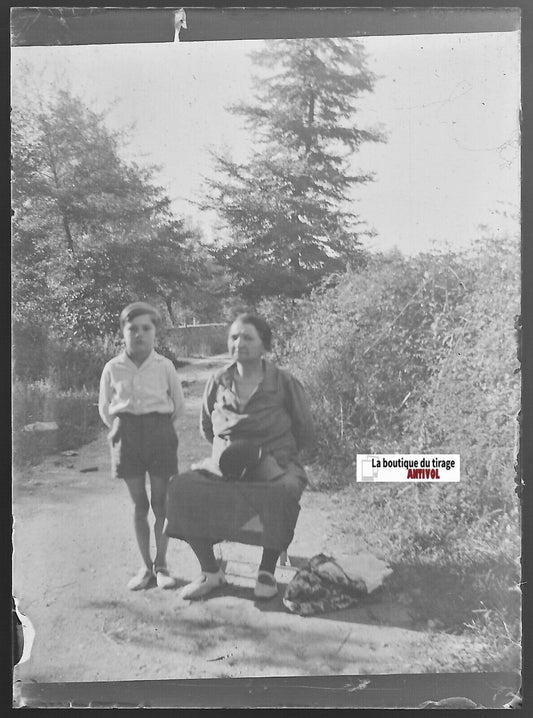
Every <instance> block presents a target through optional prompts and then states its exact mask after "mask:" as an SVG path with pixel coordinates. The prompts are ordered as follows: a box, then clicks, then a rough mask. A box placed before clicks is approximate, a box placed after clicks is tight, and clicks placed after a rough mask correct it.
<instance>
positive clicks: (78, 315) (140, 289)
mask: <svg viewBox="0 0 533 718" xmlns="http://www.w3.org/2000/svg"><path fill="white" fill-rule="evenodd" d="M14 96H15V102H14V110H13V133H12V149H13V153H12V155H13V157H12V170H13V208H14V220H13V317H14V323H15V325H16V326H17V328H19V329H20V330H21V331H33V332H34V334H38V333H39V330H40V329H46V330H47V331H48V332H49V333H52V334H53V336H54V337H55V338H62V339H63V341H70V340H72V338H74V340H75V341H78V340H79V341H92V340H93V339H94V338H95V337H104V336H106V335H109V334H114V333H115V331H116V328H117V317H118V314H119V312H120V310H121V309H122V307H123V306H124V305H125V304H126V303H128V302H130V301H133V300H136V299H146V300H149V301H153V302H154V303H156V304H160V305H161V306H162V309H163V312H165V309H167V310H168V316H169V319H170V321H176V313H177V310H178V313H179V311H181V309H182V308H183V307H185V308H186V307H189V306H190V299H189V294H190V293H191V287H196V289H195V291H194V292H192V294H193V296H192V301H194V300H195V299H197V298H198V297H199V295H200V289H199V288H198V287H199V286H201V280H202V278H205V277H208V276H209V275H210V270H209V268H208V263H209V262H210V261H211V260H209V256H208V254H207V251H206V250H204V249H202V247H201V245H200V238H199V235H198V233H197V232H196V231H194V230H192V229H191V228H189V227H187V226H186V225H185V223H184V221H183V220H181V219H177V218H176V217H174V216H173V215H172V213H171V211H170V202H169V199H168V197H166V195H165V194H164V192H163V190H162V188H160V187H158V186H157V185H156V184H155V183H154V171H155V168H152V167H140V166H139V165H137V164H136V163H132V162H129V163H128V162H126V161H125V160H123V159H122V157H121V153H122V146H123V143H124V138H123V136H122V135H121V134H119V133H115V132H112V131H110V130H109V129H108V128H107V126H106V118H105V115H104V114H103V113H96V112H94V111H92V110H90V109H88V108H87V107H86V106H85V105H84V103H83V101H82V100H81V99H80V98H79V97H77V96H76V95H74V94H72V93H71V92H70V91H68V90H59V91H58V92H57V93H56V94H51V95H50V96H49V97H48V98H47V99H46V100H44V99H43V98H41V97H39V96H38V97H37V98H35V97H34V98H28V95H27V94H26V95H25V94H24V93H23V92H22V93H21V94H18V93H15V95H14ZM26 100H27V102H26Z"/></svg>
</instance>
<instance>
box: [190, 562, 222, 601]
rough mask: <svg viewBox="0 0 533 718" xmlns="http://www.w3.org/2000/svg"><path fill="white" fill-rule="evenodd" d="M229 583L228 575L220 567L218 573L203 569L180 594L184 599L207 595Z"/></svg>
mask: <svg viewBox="0 0 533 718" xmlns="http://www.w3.org/2000/svg"><path fill="white" fill-rule="evenodd" d="M226 584H227V581H226V576H225V575H224V571H223V570H222V569H219V570H218V571H217V572H216V573H208V572H207V571H202V573H201V574H200V575H199V576H198V578H197V579H195V580H194V581H193V582H192V583H189V584H187V585H186V586H185V588H184V589H183V590H182V591H181V593H180V596H181V598H184V599H187V600H188V599H195V598H202V596H207V594H208V593H211V591H214V590H215V588H219V586H225V585H226Z"/></svg>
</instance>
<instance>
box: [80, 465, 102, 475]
mask: <svg viewBox="0 0 533 718" xmlns="http://www.w3.org/2000/svg"><path fill="white" fill-rule="evenodd" d="M89 471H98V466H85V467H84V468H83V469H80V474H87V473H88V472H89Z"/></svg>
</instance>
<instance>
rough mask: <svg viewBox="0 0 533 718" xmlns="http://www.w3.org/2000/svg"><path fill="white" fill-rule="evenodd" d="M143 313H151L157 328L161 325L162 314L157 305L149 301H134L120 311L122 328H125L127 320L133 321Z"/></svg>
mask: <svg viewBox="0 0 533 718" xmlns="http://www.w3.org/2000/svg"><path fill="white" fill-rule="evenodd" d="M141 314H149V315H150V318H151V320H152V322H153V324H154V326H155V328H156V329H158V328H159V326H160V325H161V314H159V311H158V310H157V309H156V308H155V307H153V306H152V305H151V304H148V303H147V302H133V303H132V304H128V306H127V307H124V309H123V310H122V311H121V312H120V328H121V329H124V324H126V322H131V321H132V320H133V319H135V317H139V316H140V315H141Z"/></svg>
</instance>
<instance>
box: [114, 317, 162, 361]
mask: <svg viewBox="0 0 533 718" xmlns="http://www.w3.org/2000/svg"><path fill="white" fill-rule="evenodd" d="M122 333H123V335H124V341H125V343H126V351H127V353H128V354H130V355H133V356H137V357H144V356H148V354H150V352H151V351H152V349H153V348H154V342H155V324H154V323H153V321H152V317H151V316H150V315H149V314H139V316H138V317H135V319H132V320H131V321H128V322H126V323H125V324H124V328H123V329H122Z"/></svg>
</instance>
